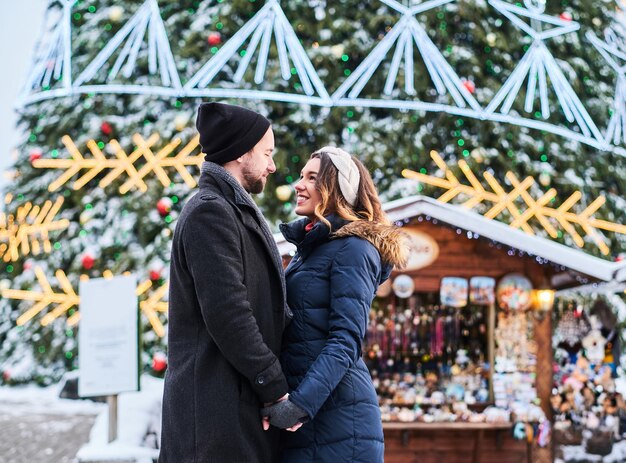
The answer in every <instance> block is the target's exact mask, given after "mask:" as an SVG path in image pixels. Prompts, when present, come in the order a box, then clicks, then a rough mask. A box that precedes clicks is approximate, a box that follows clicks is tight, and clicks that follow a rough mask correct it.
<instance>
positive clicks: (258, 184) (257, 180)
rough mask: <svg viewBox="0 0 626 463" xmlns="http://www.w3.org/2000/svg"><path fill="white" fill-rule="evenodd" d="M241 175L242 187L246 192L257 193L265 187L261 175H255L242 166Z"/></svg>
mask: <svg viewBox="0 0 626 463" xmlns="http://www.w3.org/2000/svg"><path fill="white" fill-rule="evenodd" d="M241 173H242V176H243V187H244V189H245V190H246V191H247V192H248V193H252V194H254V195H257V194H259V193H262V192H263V188H265V182H264V181H263V180H264V179H263V176H262V175H260V176H258V177H257V176H256V175H255V174H254V173H252V172H251V171H250V170H248V169H247V168H245V167H244V168H243V170H242V172H241Z"/></svg>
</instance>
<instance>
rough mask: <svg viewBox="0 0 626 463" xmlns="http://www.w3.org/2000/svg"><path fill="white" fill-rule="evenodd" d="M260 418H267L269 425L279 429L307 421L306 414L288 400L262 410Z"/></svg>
mask: <svg viewBox="0 0 626 463" xmlns="http://www.w3.org/2000/svg"><path fill="white" fill-rule="evenodd" d="M261 416H263V417H267V418H269V420H270V424H271V425H272V426H276V427H277V428H280V429H287V428H290V427H292V426H295V425H296V424H298V423H306V422H307V421H309V417H308V415H307V413H306V412H305V411H304V410H302V409H301V408H300V407H298V406H297V405H296V404H294V403H293V402H291V401H290V400H289V399H287V400H281V401H280V402H276V403H275V404H272V405H270V406H269V407H265V408H262V409H261Z"/></svg>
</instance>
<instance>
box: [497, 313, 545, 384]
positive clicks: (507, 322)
mask: <svg viewBox="0 0 626 463" xmlns="http://www.w3.org/2000/svg"><path fill="white" fill-rule="evenodd" d="M532 332H533V326H532V319H530V318H529V317H528V316H527V314H526V313H525V312H514V313H507V312H504V311H500V312H499V313H498V321H497V325H496V332H495V340H496V354H495V357H496V358H495V360H496V364H495V371H496V372H498V373H514V372H519V371H524V372H529V373H532V372H534V368H535V364H536V361H537V346H536V345H535V342H534V340H533V335H532Z"/></svg>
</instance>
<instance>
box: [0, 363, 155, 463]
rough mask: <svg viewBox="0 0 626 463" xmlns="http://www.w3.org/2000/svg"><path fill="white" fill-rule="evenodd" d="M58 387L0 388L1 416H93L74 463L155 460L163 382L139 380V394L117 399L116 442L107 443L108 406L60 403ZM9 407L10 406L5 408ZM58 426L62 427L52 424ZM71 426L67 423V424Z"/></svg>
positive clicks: (59, 388)
mask: <svg viewBox="0 0 626 463" xmlns="http://www.w3.org/2000/svg"><path fill="white" fill-rule="evenodd" d="M61 388H62V383H59V384H55V385H52V386H49V387H45V388H41V387H38V386H35V385H27V386H17V387H9V386H3V387H0V403H2V404H3V405H4V406H3V407H2V412H3V413H6V414H11V415H14V416H18V415H20V414H24V413H39V412H42V413H43V412H45V413H54V414H65V415H81V414H85V415H87V414H89V415H95V414H97V415H98V416H97V418H96V421H95V423H94V426H93V428H92V429H91V433H90V437H89V442H88V443H86V444H85V445H83V447H82V448H81V449H80V450H79V451H78V454H77V455H76V456H77V458H78V461H80V462H89V461H104V460H107V461H115V460H119V461H129V460H131V461H134V462H136V463H152V461H153V460H154V459H156V458H157V457H158V454H159V450H158V448H156V447H158V445H157V444H158V443H159V442H160V434H161V401H162V396H163V380H162V379H158V378H154V377H152V376H148V375H144V376H142V377H141V391H139V392H127V393H122V394H120V395H119V396H118V438H117V439H116V440H114V441H113V442H111V443H109V442H107V441H108V415H109V409H108V406H107V405H106V404H104V403H96V402H93V401H91V400H86V399H83V400H70V399H60V398H59V392H60V390H61ZM6 405H10V406H6ZM51 425H54V426H62V425H63V423H52V424H51ZM69 425H71V423H69Z"/></svg>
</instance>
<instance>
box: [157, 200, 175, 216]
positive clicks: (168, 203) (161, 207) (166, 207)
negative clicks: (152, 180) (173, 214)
mask: <svg viewBox="0 0 626 463" xmlns="http://www.w3.org/2000/svg"><path fill="white" fill-rule="evenodd" d="M172 204H173V202H172V200H171V199H170V198H168V197H167V196H164V197H163V198H161V199H159V201H158V202H157V205H156V207H157V211H159V215H160V216H161V217H165V216H166V215H167V214H169V213H170V211H171V210H172Z"/></svg>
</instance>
